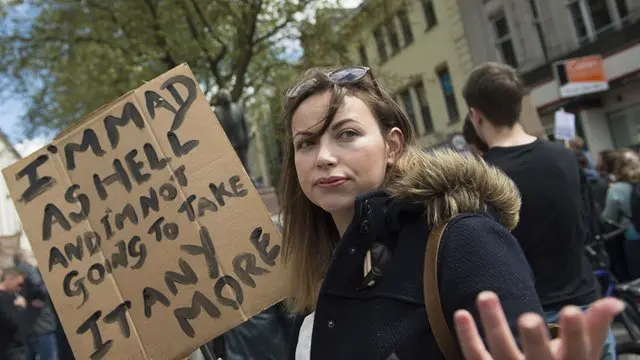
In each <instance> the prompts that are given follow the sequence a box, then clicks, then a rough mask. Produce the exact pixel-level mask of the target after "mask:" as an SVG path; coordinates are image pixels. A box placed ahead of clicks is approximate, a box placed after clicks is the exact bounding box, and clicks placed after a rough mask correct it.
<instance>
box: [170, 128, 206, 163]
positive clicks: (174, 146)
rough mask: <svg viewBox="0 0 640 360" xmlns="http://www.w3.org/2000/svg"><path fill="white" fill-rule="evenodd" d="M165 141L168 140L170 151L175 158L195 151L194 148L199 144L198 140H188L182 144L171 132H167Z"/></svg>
mask: <svg viewBox="0 0 640 360" xmlns="http://www.w3.org/2000/svg"><path fill="white" fill-rule="evenodd" d="M167 139H169V144H170V145H171V150H173V154H174V155H175V156H176V157H182V156H183V155H187V154H189V153H190V152H191V150H193V149H195V148H196V146H198V145H199V144H200V140H189V141H187V142H186V143H184V144H182V143H181V142H180V139H178V135H177V134H176V133H174V132H173V131H169V132H168V133H167Z"/></svg>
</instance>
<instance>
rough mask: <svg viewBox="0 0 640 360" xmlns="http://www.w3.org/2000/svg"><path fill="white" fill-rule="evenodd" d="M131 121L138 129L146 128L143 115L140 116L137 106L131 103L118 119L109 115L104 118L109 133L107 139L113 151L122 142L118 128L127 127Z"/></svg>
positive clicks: (125, 107)
mask: <svg viewBox="0 0 640 360" xmlns="http://www.w3.org/2000/svg"><path fill="white" fill-rule="evenodd" d="M129 121H133V123H134V124H135V125H136V126H137V127H138V129H143V128H144V120H143V119H142V115H140V112H139V111H138V108H136V106H135V105H133V104H132V103H130V102H128V103H126V104H124V108H123V109H122V116H121V117H119V118H117V117H115V116H112V115H109V116H107V117H105V118H104V128H105V130H106V131H107V137H108V138H109V142H110V143H111V148H112V149H115V148H116V147H117V146H118V143H119V142H120V132H119V131H118V126H126V125H128V124H129Z"/></svg>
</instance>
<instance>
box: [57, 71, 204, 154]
mask: <svg viewBox="0 0 640 360" xmlns="http://www.w3.org/2000/svg"><path fill="white" fill-rule="evenodd" d="M183 67H186V68H187V69H188V70H189V72H191V68H190V67H189V64H188V63H187V62H182V63H180V64H178V65H176V66H175V67H174V68H172V69H169V70H167V71H166V72H164V73H162V74H160V75H157V76H155V77H154V78H153V79H151V80H147V81H144V82H143V83H142V84H139V85H138V86H136V87H135V88H133V89H131V90H129V91H127V92H126V93H124V94H122V95H120V96H119V97H117V98H116V99H114V100H111V101H108V102H105V103H104V104H103V105H102V106H100V107H99V108H97V109H95V110H93V111H92V112H90V113H89V114H87V115H85V116H84V117H83V118H82V119H81V120H78V121H76V122H75V123H73V124H71V125H69V126H68V127H67V128H66V129H64V130H62V131H60V133H59V134H58V135H56V136H55V137H54V138H53V140H52V141H51V142H49V143H52V142H56V141H58V140H61V139H62V138H64V137H66V136H67V135H69V134H70V133H72V132H74V130H76V129H77V128H78V127H79V126H82V125H84V123H85V122H87V121H91V119H93V118H95V116H96V115H97V114H98V113H100V112H103V111H105V110H106V109H107V108H110V107H112V106H113V105H115V104H117V103H118V102H120V101H121V100H122V99H124V98H126V97H127V96H130V95H132V94H134V93H135V92H136V91H137V90H138V89H139V88H140V87H141V86H142V85H144V84H145V83H147V82H151V81H154V80H156V79H158V78H160V77H163V76H165V75H166V74H167V73H170V72H173V71H175V70H177V69H180V68H183ZM192 73H193V72H192ZM193 77H194V78H195V75H194V76H193ZM47 145H48V144H47Z"/></svg>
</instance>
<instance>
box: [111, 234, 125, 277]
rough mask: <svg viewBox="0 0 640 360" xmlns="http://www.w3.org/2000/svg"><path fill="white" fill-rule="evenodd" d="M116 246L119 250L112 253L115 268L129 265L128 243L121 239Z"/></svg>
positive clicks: (112, 262) (112, 264) (112, 263)
mask: <svg viewBox="0 0 640 360" xmlns="http://www.w3.org/2000/svg"><path fill="white" fill-rule="evenodd" d="M115 247H117V248H118V251H117V252H114V253H113V254H111V266H112V267H113V269H114V270H115V269H117V268H119V267H123V268H126V267H127V266H129V258H128V257H127V245H126V244H125V243H124V240H120V241H118V242H117V243H116V244H115Z"/></svg>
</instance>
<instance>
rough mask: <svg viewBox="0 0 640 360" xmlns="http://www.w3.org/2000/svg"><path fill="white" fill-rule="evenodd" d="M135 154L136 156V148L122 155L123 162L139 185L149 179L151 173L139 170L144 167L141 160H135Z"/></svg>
mask: <svg viewBox="0 0 640 360" xmlns="http://www.w3.org/2000/svg"><path fill="white" fill-rule="evenodd" d="M136 156H138V150H136V149H133V150H131V151H129V152H128V153H127V155H125V156H124V162H125V163H127V166H128V167H129V171H130V172H131V174H133V179H134V180H135V181H136V183H137V184H138V185H140V184H143V183H145V182H147V181H149V179H150V178H151V174H149V173H143V172H142V171H141V170H142V169H143V168H144V163H143V162H142V161H137V160H136Z"/></svg>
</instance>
